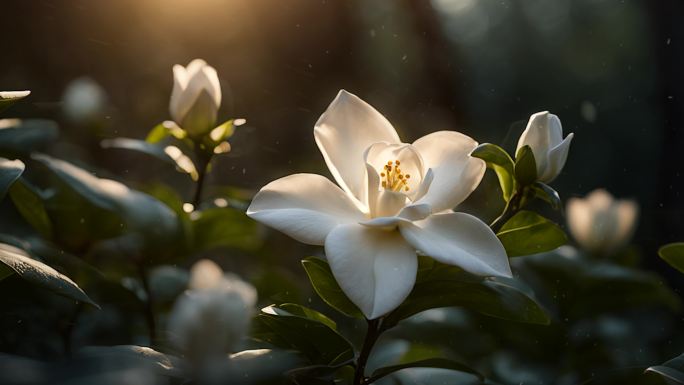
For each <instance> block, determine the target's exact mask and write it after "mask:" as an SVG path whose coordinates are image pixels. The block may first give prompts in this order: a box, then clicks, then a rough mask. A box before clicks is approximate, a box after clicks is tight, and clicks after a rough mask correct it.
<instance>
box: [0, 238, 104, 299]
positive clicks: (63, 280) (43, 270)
mask: <svg viewBox="0 0 684 385" xmlns="http://www.w3.org/2000/svg"><path fill="white" fill-rule="evenodd" d="M0 262H1V263H3V264H4V265H6V266H7V267H9V268H10V269H12V270H13V271H14V272H15V273H16V274H17V275H19V276H20V277H21V278H22V279H24V280H26V281H28V282H30V283H32V284H35V285H38V286H41V287H43V288H45V289H47V290H50V291H52V292H54V293H56V294H59V295H62V296H65V297H68V298H71V299H74V300H76V301H80V302H85V303H89V304H91V305H93V306H96V307H97V304H96V303H95V302H93V301H92V300H91V299H90V298H88V296H87V295H86V294H85V293H84V292H83V290H81V288H80V287H78V285H76V284H75V283H74V281H72V280H71V279H69V277H67V276H65V275H63V274H61V273H59V272H58V271H57V270H55V269H53V268H52V267H50V266H48V265H46V264H44V263H42V262H40V261H37V260H35V259H33V258H31V257H30V256H29V255H28V254H27V253H26V252H25V251H24V250H21V249H19V248H16V247H14V246H10V245H7V244H4V243H0Z"/></svg>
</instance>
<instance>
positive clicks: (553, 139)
mask: <svg viewBox="0 0 684 385" xmlns="http://www.w3.org/2000/svg"><path fill="white" fill-rule="evenodd" d="M562 139H563V128H562V127H561V123H560V119H558V116H556V115H554V114H550V113H549V112H548V111H542V112H537V113H536V114H533V115H532V116H530V120H529V121H528V122H527V127H526V128H525V131H523V133H522V135H520V139H518V147H517V148H516V153H517V152H518V150H520V148H521V147H523V146H526V145H527V146H530V148H531V149H532V153H533V154H534V160H535V162H536V163H537V174H538V175H543V174H545V173H546V169H547V167H548V163H549V159H548V157H549V151H550V150H551V149H552V148H554V147H556V146H557V145H558V144H559V143H560V142H561V140H562Z"/></svg>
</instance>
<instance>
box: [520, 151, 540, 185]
mask: <svg viewBox="0 0 684 385" xmlns="http://www.w3.org/2000/svg"><path fill="white" fill-rule="evenodd" d="M515 179H516V180H517V181H518V183H520V184H521V185H522V186H529V185H531V184H532V183H534V182H535V181H536V180H537V163H536V162H535V160H534V153H532V148H530V146H523V147H521V148H520V150H518V153H517V154H516V155H515Z"/></svg>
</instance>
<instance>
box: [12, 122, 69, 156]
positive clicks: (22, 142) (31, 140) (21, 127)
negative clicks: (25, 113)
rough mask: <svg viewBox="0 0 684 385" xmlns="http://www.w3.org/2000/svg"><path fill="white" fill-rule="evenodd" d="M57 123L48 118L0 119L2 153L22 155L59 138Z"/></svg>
mask: <svg viewBox="0 0 684 385" xmlns="http://www.w3.org/2000/svg"><path fill="white" fill-rule="evenodd" d="M58 135H59V129H58V128H57V124H56V123H55V122H53V121H51V120H46V119H0V154H4V155H22V154H28V153H30V152H32V151H34V150H37V149H40V148H41V147H44V146H45V145H47V144H48V143H51V142H53V141H55V140H56V139H57V136H58Z"/></svg>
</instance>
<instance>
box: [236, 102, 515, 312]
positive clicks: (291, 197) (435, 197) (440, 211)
mask: <svg viewBox="0 0 684 385" xmlns="http://www.w3.org/2000/svg"><path fill="white" fill-rule="evenodd" d="M314 136H315V138H316V143H317V144H318V148H319V149H320V151H321V153H322V154H323V158H325V161H326V163H327V165H328V168H329V169H330V172H331V173H332V175H333V177H334V178H335V180H336V181H337V183H338V185H339V187H338V186H337V185H335V184H334V183H332V182H331V181H330V180H328V179H327V178H325V177H323V176H320V175H315V174H294V175H290V176H287V177H284V178H281V179H278V180H276V181H274V182H271V183H269V184H268V185H266V186H265V187H263V188H262V189H261V191H259V193H257V195H256V196H255V197H254V200H253V201H252V204H251V205H250V207H249V209H248V210H247V215H249V216H250V217H252V218H254V219H256V220H258V221H261V222H263V223H265V224H267V225H269V226H271V227H273V228H275V229H278V230H280V231H282V232H284V233H285V234H288V235H289V236H291V237H293V238H295V239H296V240H298V241H300V242H303V243H307V244H311V245H324V246H325V254H326V256H327V259H328V262H329V264H330V267H331V269H332V272H333V274H334V276H335V279H336V280H337V282H338V283H339V284H340V287H341V288H342V290H344V292H345V293H346V294H347V296H348V297H349V298H350V299H351V300H352V301H353V302H354V303H355V304H356V305H357V306H358V307H359V308H360V309H361V311H363V313H364V314H365V315H366V317H368V318H369V319H373V318H377V317H380V316H382V315H384V314H386V313H388V312H390V311H391V310H393V309H395V308H396V307H397V306H398V305H399V304H401V303H402V302H403V301H404V299H405V298H406V297H407V296H408V294H409V293H410V292H411V289H412V288H413V285H414V283H415V280H416V272H417V265H418V262H417V260H418V259H417V256H416V250H420V251H421V252H422V253H425V254H426V255H429V256H431V257H433V258H435V259H436V260H438V261H441V262H444V263H449V264H453V265H457V266H460V267H461V268H463V269H464V270H467V271H469V272H471V273H474V274H478V275H483V276H511V270H510V266H509V264H508V258H507V257H506V252H505V250H504V248H503V246H502V245H501V242H499V240H498V238H497V237H496V235H495V234H494V232H492V230H491V229H490V228H489V226H487V225H486V224H485V223H483V222H482V221H481V220H479V219H477V218H476V217H474V216H472V215H469V214H465V213H456V212H453V211H451V209H452V208H453V207H455V206H457V205H458V204H459V203H461V202H463V200H465V199H466V198H467V197H468V195H470V193H471V192H472V191H473V190H475V188H476V187H477V186H478V184H479V183H480V181H481V179H482V176H483V174H484V172H485V163H484V161H482V160H481V159H477V158H472V157H470V155H469V154H470V152H471V151H472V150H473V149H474V148H475V147H476V146H477V142H475V141H474V140H473V139H471V138H469V137H467V136H465V135H463V134H461V133H458V132H454V131H439V132H434V133H432V134H429V135H426V136H424V137H422V138H420V139H418V140H417V141H415V142H413V143H412V144H408V143H402V142H401V140H400V139H399V136H398V135H397V132H396V131H395V129H394V128H393V127H392V125H391V124H390V123H389V122H388V121H387V119H385V117H383V116H382V115H381V114H380V113H379V112H378V111H376V110H375V109H373V107H371V106H370V105H368V104H367V103H366V102H364V101H363V100H361V99H359V98H358V97H357V96H355V95H352V94H350V93H349V92H346V91H344V90H342V91H340V92H339V94H338V95H337V97H336V98H335V100H333V102H332V103H331V104H330V106H329V107H328V109H327V110H326V111H325V113H323V115H321V117H320V119H319V120H318V122H317V123H316V126H315V128H314Z"/></svg>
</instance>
